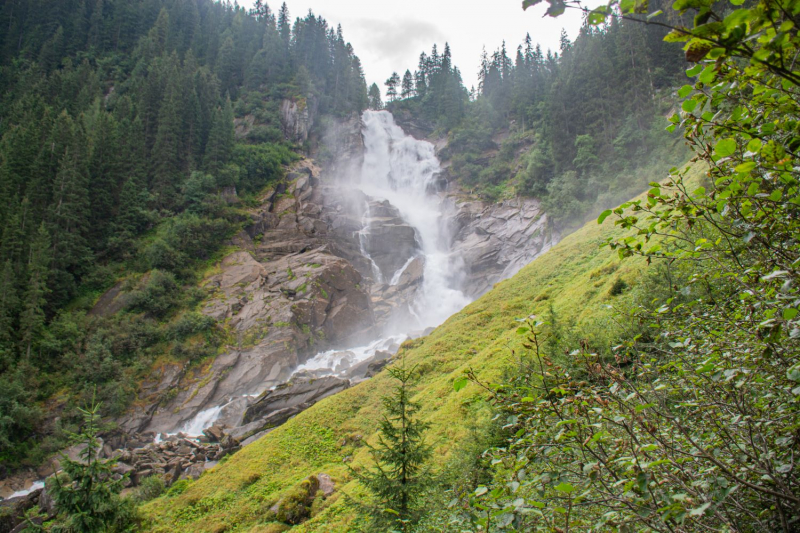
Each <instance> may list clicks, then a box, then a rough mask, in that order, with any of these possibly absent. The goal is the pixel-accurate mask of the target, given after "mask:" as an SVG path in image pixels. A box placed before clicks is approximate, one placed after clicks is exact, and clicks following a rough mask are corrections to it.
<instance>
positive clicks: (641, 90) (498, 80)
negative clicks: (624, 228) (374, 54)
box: [371, 15, 687, 226]
mask: <svg viewBox="0 0 800 533" xmlns="http://www.w3.org/2000/svg"><path fill="white" fill-rule="evenodd" d="M672 18H673V19H674V21H675V22H676V23H677V22H679V21H680V17H679V16H678V15H673V16H672ZM667 32H668V30H667V29H665V28H663V27H660V26H648V25H645V24H642V23H641V21H636V20H629V21H626V20H619V19H610V20H609V21H608V22H607V23H604V24H602V25H599V26H592V25H588V24H587V25H584V26H583V27H582V28H581V30H580V33H579V35H578V36H577V38H576V39H575V41H574V42H570V40H569V39H568V38H567V36H566V34H562V37H561V44H560V49H559V50H557V51H551V50H548V51H547V52H544V51H543V50H542V49H541V47H540V46H539V45H536V44H534V41H533V39H532V38H531V36H530V35H528V36H526V38H525V40H524V42H523V43H522V44H520V45H519V46H518V47H517V49H516V53H514V52H512V51H510V50H508V48H507V46H506V43H505V42H504V43H503V44H502V46H501V47H500V48H499V49H498V50H496V51H494V52H493V53H492V54H491V55H488V54H487V53H486V52H484V54H483V56H482V57H481V58H480V67H479V71H478V75H479V80H480V85H479V86H478V87H477V88H475V87H473V88H472V89H471V90H470V91H468V90H467V89H466V88H465V87H464V86H463V83H462V79H461V75H460V72H459V71H458V69H457V68H456V67H455V66H453V65H452V64H451V59H450V48H449V46H446V47H445V51H444V53H443V54H439V53H438V52H437V49H436V47H434V49H433V50H432V52H431V53H430V54H425V53H423V54H422V56H421V57H420V61H419V65H418V68H417V69H416V70H415V72H414V73H413V74H412V72H411V71H406V73H405V75H404V76H403V77H402V79H401V77H400V76H394V77H393V78H392V79H390V80H387V89H388V93H387V100H388V102H387V105H388V106H389V108H390V109H392V110H393V111H398V112H403V111H407V112H409V113H410V114H411V116H414V117H417V118H419V119H422V120H427V121H430V122H431V123H433V125H434V127H435V128H438V130H439V132H440V133H441V134H446V135H447V138H448V145H447V147H446V148H445V149H444V150H442V152H441V154H440V157H441V158H442V159H443V160H444V161H445V162H447V163H449V164H450V172H451V173H452V175H453V176H454V177H455V178H457V179H458V181H459V182H460V183H461V185H462V187H463V188H464V189H465V190H467V191H471V192H473V193H475V194H478V195H480V196H483V197H485V198H487V199H489V200H496V199H499V198H506V197H510V196H513V195H515V194H520V195H524V196H533V197H536V198H543V199H544V202H545V207H546V210H547V212H548V213H549V214H550V215H552V216H553V217H554V218H556V219H558V220H559V221H560V222H561V223H562V224H563V225H567V226H575V225H576V224H577V223H580V222H581V221H582V220H583V216H584V215H585V214H586V213H588V212H591V211H598V212H599V210H602V209H605V208H608V207H611V206H613V205H616V204H618V203H620V202H622V201H624V200H625V199H627V198H629V197H630V194H631V193H632V192H634V191H637V192H638V191H641V190H643V189H644V187H645V186H646V184H647V183H648V182H649V181H652V180H653V179H656V178H657V177H658V175H659V174H663V173H664V172H665V171H666V170H667V169H669V168H670V167H671V166H672V165H674V164H676V163H677V162H680V161H681V160H682V159H684V158H685V157H686V154H687V152H686V151H685V148H684V147H683V142H682V141H681V140H680V138H679V137H678V136H677V135H674V134H670V133H668V132H666V131H665V127H666V124H665V122H664V117H665V116H667V114H668V113H669V112H670V110H671V108H672V106H673V105H674V97H675V89H676V88H677V87H679V86H680V85H682V84H683V83H684V81H685V79H686V76H685V74H684V72H683V67H684V65H685V60H684V59H683V57H682V55H681V54H680V49H679V46H677V45H676V44H675V43H667V42H664V36H665V35H666V34H667ZM398 89H399V90H398ZM372 90H373V91H374V90H377V87H374V88H373V89H372ZM371 105H373V106H375V105H380V104H379V102H378V101H377V100H375V99H373V100H372V103H371Z"/></svg>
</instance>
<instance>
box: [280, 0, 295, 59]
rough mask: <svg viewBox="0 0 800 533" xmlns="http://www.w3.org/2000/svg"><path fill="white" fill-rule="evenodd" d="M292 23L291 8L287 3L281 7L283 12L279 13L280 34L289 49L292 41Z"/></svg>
mask: <svg viewBox="0 0 800 533" xmlns="http://www.w3.org/2000/svg"><path fill="white" fill-rule="evenodd" d="M290 25H291V22H290V21H289V6H287V5H286V2H284V3H283V5H281V10H280V11H279V12H278V33H280V36H281V39H282V40H283V43H284V46H285V47H286V48H288V47H289V40H290V39H291V36H292V32H291V26H290Z"/></svg>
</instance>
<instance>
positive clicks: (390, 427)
mask: <svg viewBox="0 0 800 533" xmlns="http://www.w3.org/2000/svg"><path fill="white" fill-rule="evenodd" d="M388 372H389V375H390V376H392V377H393V378H394V379H395V380H396V381H397V385H396V386H395V388H394V392H393V393H392V394H391V395H389V396H384V397H383V398H382V402H383V420H382V421H381V423H380V428H379V430H378V432H379V435H378V443H377V445H376V446H369V451H370V454H371V455H372V458H373V461H374V462H375V468H374V469H373V470H369V471H367V472H365V473H356V472H354V475H355V476H356V478H357V479H358V480H359V481H360V482H361V483H363V484H364V486H365V487H366V488H367V489H369V491H370V492H371V493H372V497H373V502H372V503H371V504H370V505H368V506H367V507H368V509H369V510H370V514H371V515H372V518H373V520H374V522H375V523H374V525H375V527H382V528H386V529H388V528H392V529H394V528H399V529H400V530H401V531H406V530H407V529H408V526H409V525H410V524H412V523H413V522H414V521H415V520H416V519H417V518H418V516H419V511H420V500H421V497H422V495H423V493H424V491H425V488H426V484H427V483H428V482H429V481H430V479H431V478H430V474H429V471H428V468H427V466H426V463H427V461H428V460H429V459H430V457H431V454H432V450H431V447H430V446H429V445H428V444H426V442H425V435H424V434H425V431H426V430H427V429H428V427H429V424H427V423H425V422H422V421H420V420H419V419H418V418H417V414H418V412H419V409H420V404H419V403H417V402H414V401H413V400H412V399H411V386H412V384H413V382H414V381H415V379H416V367H412V368H411V369H407V368H406V366H405V360H403V361H402V363H401V364H400V365H399V366H393V367H390V368H389V369H388ZM382 530H385V529H382Z"/></svg>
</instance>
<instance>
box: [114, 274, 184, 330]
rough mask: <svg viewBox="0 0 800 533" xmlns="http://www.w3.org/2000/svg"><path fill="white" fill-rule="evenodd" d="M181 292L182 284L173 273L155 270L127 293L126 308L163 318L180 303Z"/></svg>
mask: <svg viewBox="0 0 800 533" xmlns="http://www.w3.org/2000/svg"><path fill="white" fill-rule="evenodd" d="M180 293H181V290H180V286H179V285H178V283H177V282H176V281H175V276H174V275H173V274H171V273H170V272H164V271H162V270H153V271H152V272H150V273H149V274H147V275H145V278H144V280H143V281H142V282H140V283H139V285H138V287H137V288H136V289H134V290H133V291H132V292H130V293H129V294H128V295H127V298H126V308H127V309H128V310H129V311H134V312H144V313H148V314H150V315H152V316H154V317H157V318H162V317H164V316H166V315H167V313H169V311H171V310H172V309H173V308H174V307H175V306H176V305H177V304H178V302H179V300H180Z"/></svg>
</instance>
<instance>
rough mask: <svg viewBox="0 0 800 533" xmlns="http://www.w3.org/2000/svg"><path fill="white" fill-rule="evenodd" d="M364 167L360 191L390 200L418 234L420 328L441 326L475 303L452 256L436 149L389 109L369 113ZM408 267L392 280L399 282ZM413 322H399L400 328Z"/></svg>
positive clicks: (414, 309)
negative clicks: (407, 131) (421, 272)
mask: <svg viewBox="0 0 800 533" xmlns="http://www.w3.org/2000/svg"><path fill="white" fill-rule="evenodd" d="M363 121H364V145H365V155H364V164H363V166H362V169H361V175H360V182H359V188H360V189H361V190H362V191H363V192H364V193H366V194H367V195H368V196H371V197H375V198H378V199H382V200H388V201H389V202H390V203H391V204H392V205H393V206H394V207H396V208H397V209H398V210H399V211H400V214H401V216H402V217H403V219H404V220H405V221H406V222H407V223H408V224H409V225H411V226H412V227H413V228H414V229H415V230H416V233H417V237H418V239H419V240H420V241H421V242H419V245H420V249H421V254H422V256H423V258H424V265H425V266H424V276H423V281H422V286H421V287H420V289H419V290H418V291H417V294H416V297H415V300H414V302H413V304H412V305H411V310H410V311H411V314H412V315H413V316H414V317H415V318H416V321H417V322H418V323H417V324H416V325H415V326H416V327H417V328H426V327H430V326H438V325H439V324H441V323H442V322H444V321H445V320H446V319H447V318H448V317H449V316H451V315H452V314H454V313H456V312H458V311H460V310H461V309H462V308H464V306H466V305H467V304H469V303H470V301H471V300H470V298H468V297H467V296H466V295H465V294H464V293H463V292H462V291H461V289H460V283H461V279H462V275H461V272H462V268H463V264H462V263H461V262H460V261H459V258H457V257H453V256H452V254H451V253H450V249H449V248H450V241H451V237H452V235H451V234H450V231H449V224H448V222H447V220H446V219H445V217H444V216H443V213H442V207H443V203H442V200H441V198H440V197H439V196H438V195H436V194H435V193H433V191H434V190H435V188H436V183H435V182H436V178H437V176H438V174H439V173H440V172H441V167H440V165H439V160H438V159H437V158H436V154H435V150H434V146H433V145H432V144H431V143H429V142H427V141H421V140H418V139H415V138H413V137H411V136H410V135H406V134H405V132H404V131H403V130H402V129H401V128H400V127H399V126H398V125H397V124H396V123H395V121H394V117H393V116H392V114H391V113H389V112H388V111H366V112H364V115H363ZM407 266H408V263H406V265H404V266H403V267H402V268H401V269H400V270H399V271H398V272H396V273H395V275H394V276H392V280H393V281H394V282H395V283H397V280H398V279H399V276H400V274H402V271H403V269H405V268H406V267H407ZM410 325H411V324H395V329H396V328H402V327H408V326H410Z"/></svg>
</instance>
